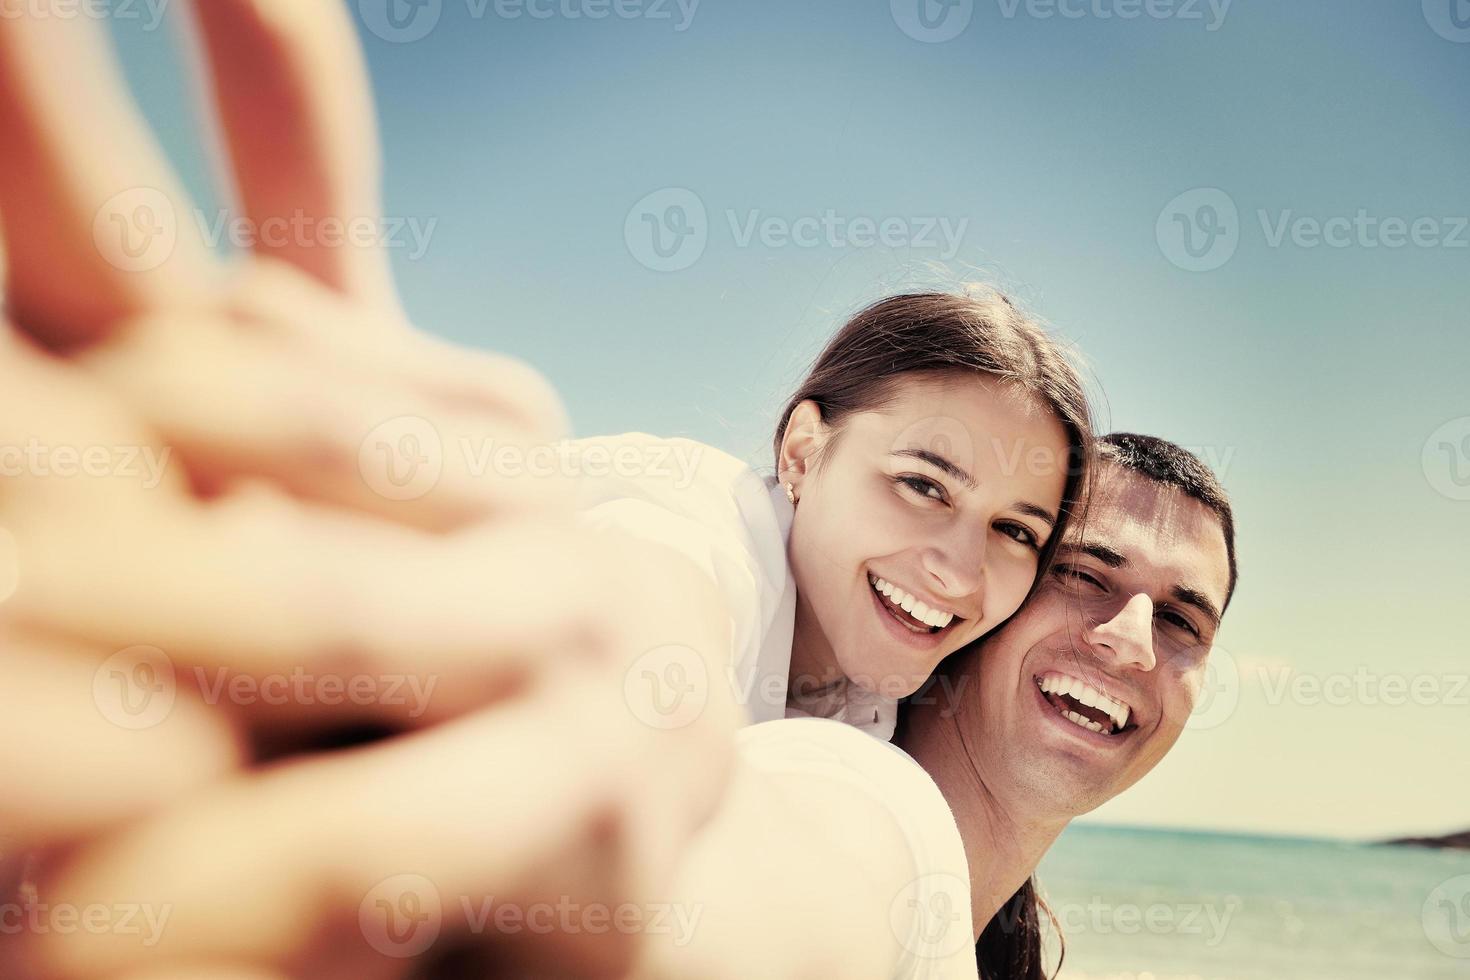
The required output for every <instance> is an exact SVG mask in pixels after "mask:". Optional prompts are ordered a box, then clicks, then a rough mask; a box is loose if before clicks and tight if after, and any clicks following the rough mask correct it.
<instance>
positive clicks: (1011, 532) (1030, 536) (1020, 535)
mask: <svg viewBox="0 0 1470 980" xmlns="http://www.w3.org/2000/svg"><path fill="white" fill-rule="evenodd" d="M996 527H997V528H998V529H999V530H1000V533H1001V534H1004V535H1005V536H1006V537H1008V538H1014V539H1015V540H1017V541H1019V542H1021V543H1022V544H1024V545H1026V546H1027V547H1028V548H1034V549H1036V550H1037V551H1040V550H1041V542H1040V541H1039V540H1038V539H1037V537H1036V533H1035V532H1034V531H1032V530H1031V529H1030V528H1029V527H1027V526H1026V525H1024V524H1016V523H1013V522H1011V521H1005V522H1003V523H1000V524H997V525H996Z"/></svg>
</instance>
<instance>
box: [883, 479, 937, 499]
mask: <svg viewBox="0 0 1470 980" xmlns="http://www.w3.org/2000/svg"><path fill="white" fill-rule="evenodd" d="M895 479H896V481H897V482H898V483H901V484H903V485H904V486H906V487H908V488H909V489H910V490H911V491H913V492H914V493H916V494H918V495H919V496H920V497H924V498H926V499H928V500H938V501H943V500H944V499H945V496H944V488H943V487H941V486H940V485H939V484H937V483H935V482H934V481H933V480H931V479H929V478H927V477H923V476H900V477H895Z"/></svg>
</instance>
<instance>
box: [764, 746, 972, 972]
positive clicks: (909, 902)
mask: <svg viewBox="0 0 1470 980" xmlns="http://www.w3.org/2000/svg"><path fill="white" fill-rule="evenodd" d="M736 745H737V747H738V751H739V752H740V757H741V759H742V760H743V761H744V762H746V763H747V764H749V765H752V766H755V767H757V768H760V769H763V770H766V771H771V772H783V773H792V774H796V775H799V776H801V777H802V778H803V779H838V780H841V781H842V782H843V783H845V784H847V785H849V786H852V787H855V788H857V789H859V790H861V791H862V792H863V793H864V794H865V795H868V796H871V797H872V799H873V800H874V802H875V803H876V804H878V805H879V806H881V807H882V808H883V809H885V810H886V811H887V812H888V813H889V814H891V815H892V817H893V820H894V822H895V823H896V824H897V825H898V827H899V829H900V830H901V832H902V834H903V837H904V839H905V840H907V842H908V845H909V846H908V851H909V854H908V856H909V858H910V860H911V861H912V862H913V878H912V881H911V882H910V884H909V885H908V886H907V887H906V888H904V889H903V891H902V892H900V893H899V894H898V895H896V896H894V899H893V901H892V903H891V904H890V906H889V909H888V920H889V924H890V926H891V927H892V928H893V933H894V938H895V939H896V940H897V941H898V943H899V947H900V949H901V950H902V951H903V952H902V958H901V959H900V961H899V963H898V965H897V967H896V968H895V969H894V972H893V976H894V977H895V978H906V980H907V978H912V980H921V978H922V980H939V978H943V980H951V978H965V980H975V977H976V975H977V973H978V967H977V966H976V963H975V939H974V926H973V924H972V921H971V914H970V866H969V862H968V861H967V860H966V858H965V845H964V842H963V841H962V840H961V838H960V831H959V827H958V825H956V823H955V819H954V814H953V812H952V811H951V810H950V808H949V804H948V803H946V802H945V800H944V796H943V794H941V793H940V792H939V787H938V786H936V785H935V783H934V780H933V779H931V778H929V774H928V773H927V772H925V771H924V770H923V768H922V767H920V765H919V764H918V763H917V762H915V761H914V760H913V758H912V757H911V756H910V755H909V754H908V753H906V752H904V751H903V750H902V749H900V748H899V747H898V746H896V745H892V744H890V743H888V742H883V741H879V740H876V739H872V738H867V737H865V736H862V735H859V734H858V733H857V732H856V731H854V730H853V729H852V728H850V727H848V726H846V725H839V724H834V723H833V722H832V721H829V720H825V719H819V718H806V719H790V720H784V721H773V722H769V723H767V724H763V725H754V726H752V727H749V728H746V729H744V730H743V731H741V732H740V733H739V734H738V735H737V736H736Z"/></svg>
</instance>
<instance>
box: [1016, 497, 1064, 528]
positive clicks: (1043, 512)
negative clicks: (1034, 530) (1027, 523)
mask: <svg viewBox="0 0 1470 980" xmlns="http://www.w3.org/2000/svg"><path fill="white" fill-rule="evenodd" d="M1011 506H1012V507H1014V508H1015V509H1016V510H1018V511H1020V512H1021V513H1023V514H1026V515H1027V516H1029V517H1034V518H1036V519H1037V520H1038V521H1045V522H1046V524H1047V526H1048V527H1056V526H1057V515H1055V514H1053V513H1052V512H1051V511H1049V510H1047V509H1046V508H1045V507H1042V506H1041V505H1040V504H1033V503H1032V502H1031V501H1029V500H1018V501H1016V502H1015V503H1014V504H1012V505H1011Z"/></svg>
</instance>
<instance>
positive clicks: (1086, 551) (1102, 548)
mask: <svg viewBox="0 0 1470 980" xmlns="http://www.w3.org/2000/svg"><path fill="white" fill-rule="evenodd" d="M1057 554H1058V556H1060V555H1063V554H1071V555H1090V556H1092V557H1093V558H1096V559H1097V560H1098V561H1100V562H1102V563H1103V564H1104V565H1106V566H1108V567H1109V568H1123V567H1125V566H1126V565H1127V564H1128V558H1127V556H1126V555H1124V554H1123V553H1122V552H1121V551H1118V550H1116V549H1114V548H1109V547H1108V546H1107V545H1105V544H1096V543H1093V544H1082V545H1077V544H1064V545H1062V546H1061V548H1059V549H1058V551H1057Z"/></svg>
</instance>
